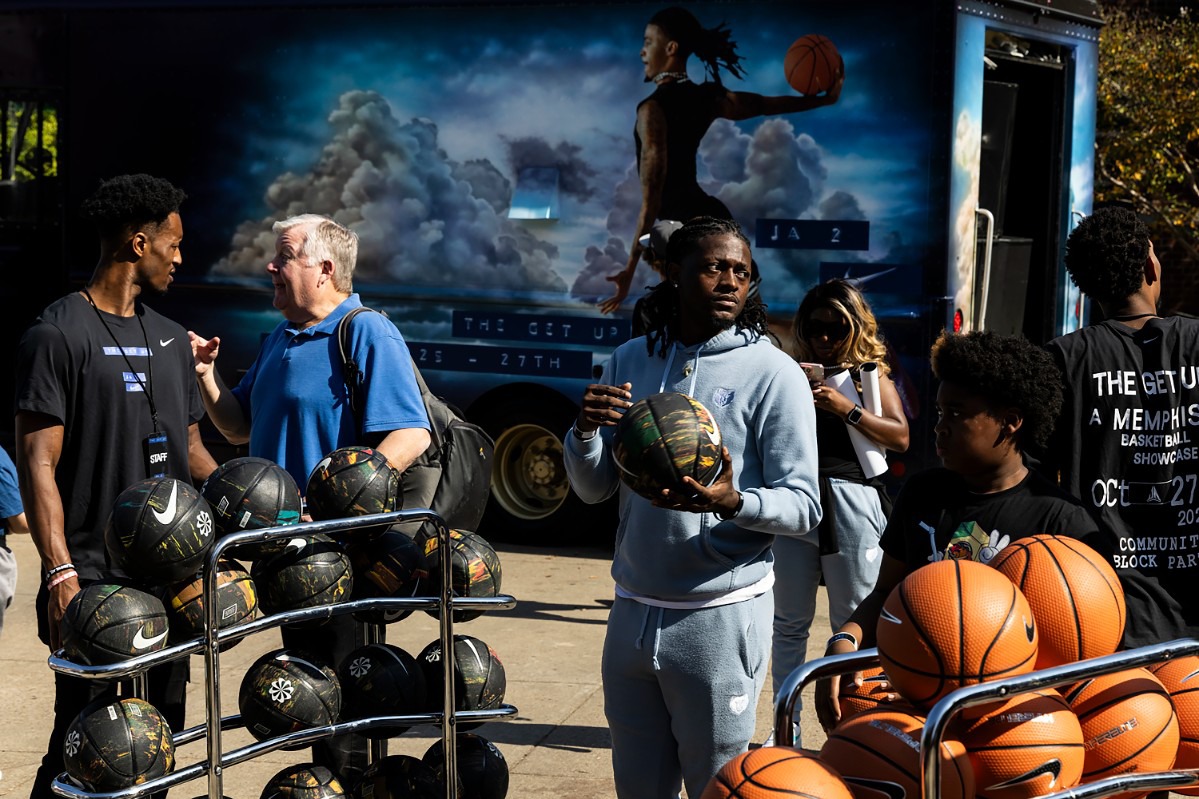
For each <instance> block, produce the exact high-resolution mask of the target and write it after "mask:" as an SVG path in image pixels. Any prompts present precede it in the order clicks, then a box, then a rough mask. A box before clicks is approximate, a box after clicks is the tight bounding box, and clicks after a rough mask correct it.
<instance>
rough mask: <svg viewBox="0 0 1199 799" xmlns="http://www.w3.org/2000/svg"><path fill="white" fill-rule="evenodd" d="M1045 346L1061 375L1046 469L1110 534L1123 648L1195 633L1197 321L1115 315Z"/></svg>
mask: <svg viewBox="0 0 1199 799" xmlns="http://www.w3.org/2000/svg"><path fill="white" fill-rule="evenodd" d="M1047 348H1048V350H1049V352H1050V354H1051V355H1053V357H1054V359H1055V360H1056V361H1057V364H1058V367H1059V368H1060V369H1061V370H1062V374H1063V377H1064V382H1065V404H1064V406H1063V408H1062V414H1061V416H1060V417H1059V421H1058V424H1057V428H1056V430H1055V434H1054V436H1055V442H1054V446H1052V447H1051V449H1050V453H1049V455H1050V457H1049V458H1047V459H1046V466H1047V469H1048V472H1047V473H1051V474H1053V473H1057V472H1058V471H1060V476H1061V484H1062V487H1063V488H1064V489H1066V490H1067V491H1069V492H1070V493H1072V494H1074V495H1076V496H1078V497H1079V498H1081V500H1082V502H1083V505H1084V506H1085V507H1086V508H1087V509H1088V511H1090V513H1091V514H1092V515H1093V516H1094V517H1095V518H1096V520H1097V521H1098V522H1099V527H1100V529H1101V530H1103V531H1104V533H1105V534H1106V535H1107V536H1108V537H1109V538H1110V539H1111V540H1112V542H1113V543H1112V546H1113V548H1114V553H1113V565H1114V566H1115V567H1116V570H1117V572H1119V573H1120V577H1121V581H1122V582H1123V583H1124V590H1125V598H1126V599H1127V602H1128V624H1127V625H1126V626H1125V634H1124V645H1125V646H1128V647H1132V646H1143V645H1146V644H1151V643H1157V642H1160V641H1166V640H1171V639H1173V638H1179V637H1191V636H1196V635H1199V591H1196V590H1195V586H1196V584H1197V583H1199V321H1196V320H1194V319H1186V318H1181V317H1169V318H1164V319H1150V320H1149V321H1148V322H1146V323H1145V325H1144V327H1142V328H1141V329H1140V330H1137V329H1134V328H1131V327H1129V326H1127V325H1123V324H1120V323H1119V322H1116V321H1112V320H1108V321H1105V322H1102V323H1100V324H1096V325H1091V326H1089V327H1086V328H1084V329H1082V330H1079V331H1077V332H1075V333H1071V334H1069V335H1066V336H1062V337H1061V338H1057V339H1054V340H1053V341H1051V342H1049V344H1048V346H1047Z"/></svg>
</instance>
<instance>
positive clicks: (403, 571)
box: [346, 527, 429, 624]
mask: <svg viewBox="0 0 1199 799" xmlns="http://www.w3.org/2000/svg"><path fill="white" fill-rule="evenodd" d="M346 549H347V551H348V552H349V553H350V563H351V564H352V565H353V567H354V594H353V598H354V599H370V598H374V597H399V598H406V597H407V598H410V597H415V596H420V595H421V591H422V590H423V588H422V587H423V586H424V585H425V582H424V581H425V578H426V577H427V576H428V574H429V570H428V568H427V567H426V566H425V555H424V553H423V552H421V548H420V546H419V545H418V544H417V543H416V542H415V541H413V540H412V538H410V537H409V536H407V535H406V534H404V533H402V532H400V531H399V530H398V529H396V528H395V527H390V528H388V529H387V530H386V531H384V532H383V534H382V535H379V536H376V537H374V538H366V537H362V536H360V537H358V538H357V539H355V540H352V541H350V543H349V544H348V546H347V547H346ZM411 613H412V611H411V610H406V609H402V608H401V609H396V610H380V611H360V612H358V613H355V614H354V617H355V618H357V619H360V620H362V621H368V622H373V623H375V624H390V623H392V622H396V621H399V620H400V619H405V618H407V617H408V616H409V614H411Z"/></svg>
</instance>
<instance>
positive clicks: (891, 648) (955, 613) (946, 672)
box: [875, 559, 1037, 707]
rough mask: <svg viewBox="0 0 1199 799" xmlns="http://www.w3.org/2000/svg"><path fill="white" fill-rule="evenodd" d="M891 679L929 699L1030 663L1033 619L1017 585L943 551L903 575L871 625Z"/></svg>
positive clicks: (915, 697) (905, 691) (919, 701)
mask: <svg viewBox="0 0 1199 799" xmlns="http://www.w3.org/2000/svg"><path fill="white" fill-rule="evenodd" d="M875 640H876V641H877V643H878V653H879V660H880V661H881V662H882V666H883V671H885V672H887V676H888V677H890V678H891V685H892V686H894V688H895V690H896V691H898V692H899V693H900V694H901V695H902V696H903V697H905V698H906V699H907V700H908V701H909V702H911V703H912V704H914V705H916V706H917V707H928V706H930V705H932V704H933V703H934V702H936V701H937V700H938V699H940V698H941V697H943V696H945V694H947V693H949V692H950V691H952V690H954V689H955V688H960V687H962V686H963V685H974V684H975V683H980V682H986V681H988V680H995V679H999V678H1000V677H1011V676H1013V675H1016V674H1025V673H1027V672H1029V671H1032V668H1033V664H1034V663H1035V662H1036V659H1037V627H1036V623H1035V622H1034V621H1033V615H1032V611H1031V610H1029V607H1028V602H1027V601H1026V600H1025V599H1024V595H1023V594H1021V593H1020V589H1018V588H1016V586H1015V585H1013V584H1012V581H1011V580H1009V579H1008V578H1006V577H1004V576H1003V575H1002V574H1000V573H999V572H997V571H995V570H994V569H992V568H991V567H990V566H984V565H983V564H981V563H975V562H974V561H968V560H953V559H946V560H942V561H938V562H936V563H930V564H929V565H927V566H922V567H920V568H919V569H917V570H916V571H914V572H912V573H911V574H909V575H908V576H907V577H905V578H904V579H903V582H901V583H900V584H899V585H897V586H895V589H894V590H892V591H891V594H890V596H888V597H887V601H886V602H885V603H884V604H883V610H882V613H881V614H880V615H879V619H878V627H877V629H876V633H875Z"/></svg>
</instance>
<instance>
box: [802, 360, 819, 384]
mask: <svg viewBox="0 0 1199 799" xmlns="http://www.w3.org/2000/svg"><path fill="white" fill-rule="evenodd" d="M799 366H800V368H801V369H803V370H804V374H806V375H807V376H808V382H810V383H822V382H824V364H822V363H806V362H804V361H801V362H800V364H799Z"/></svg>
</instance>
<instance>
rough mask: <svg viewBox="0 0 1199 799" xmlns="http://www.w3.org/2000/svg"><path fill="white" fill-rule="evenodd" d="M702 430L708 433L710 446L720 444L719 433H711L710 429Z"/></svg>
mask: <svg viewBox="0 0 1199 799" xmlns="http://www.w3.org/2000/svg"><path fill="white" fill-rule="evenodd" d="M704 432H705V433H707V434H708V440H709V441H711V442H712V446H715V447H719V446H720V433H713V432H712V431H711V430H709V429H707V428H706V427H705V428H704Z"/></svg>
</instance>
